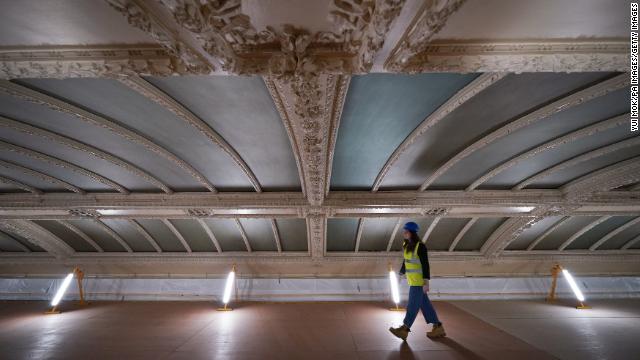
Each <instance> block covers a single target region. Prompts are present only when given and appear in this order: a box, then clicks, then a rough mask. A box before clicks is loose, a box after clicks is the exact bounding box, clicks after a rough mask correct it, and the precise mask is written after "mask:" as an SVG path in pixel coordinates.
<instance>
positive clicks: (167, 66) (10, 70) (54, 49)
mask: <svg viewBox="0 0 640 360" xmlns="http://www.w3.org/2000/svg"><path fill="white" fill-rule="evenodd" d="M192 73H193V72H192V70H190V69H188V68H186V67H185V66H184V65H183V64H182V63H181V62H180V61H179V60H177V59H176V58H175V57H173V56H171V55H169V54H167V52H166V51H165V50H164V49H162V48H161V47H159V46H157V45H136V46H126V45H117V46H38V47H20V48H16V47H0V79H17V78H58V79H62V78H74V77H107V78H110V77H116V76H120V75H122V74H138V75H144V76H170V75H186V74H192Z"/></svg>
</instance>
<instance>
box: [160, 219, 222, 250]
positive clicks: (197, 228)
mask: <svg viewBox="0 0 640 360" xmlns="http://www.w3.org/2000/svg"><path fill="white" fill-rule="evenodd" d="M170 221H171V223H172V224H173V226H175V228H176V229H177V230H178V231H179V232H180V234H182V237H184V239H185V241H186V242H187V244H189V246H190V247H191V250H192V251H193V252H215V251H216V247H215V246H214V245H213V242H211V239H209V236H208V235H207V233H206V232H205V230H204V229H203V228H202V226H201V225H200V224H199V223H198V222H197V221H196V220H192V219H173V220H170Z"/></svg>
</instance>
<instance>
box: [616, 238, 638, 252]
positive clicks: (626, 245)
mask: <svg viewBox="0 0 640 360" xmlns="http://www.w3.org/2000/svg"><path fill="white" fill-rule="evenodd" d="M638 241H640V235H638V236H636V237H634V238H633V239H631V240H629V241H627V243H626V244H624V245H623V246H622V247H621V248H620V250H629V249H631V247H632V246H634V245H635V244H636V243H637V242H638Z"/></svg>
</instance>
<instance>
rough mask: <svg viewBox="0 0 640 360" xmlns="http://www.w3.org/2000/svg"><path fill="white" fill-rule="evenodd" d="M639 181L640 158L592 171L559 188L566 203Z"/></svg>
mask: <svg viewBox="0 0 640 360" xmlns="http://www.w3.org/2000/svg"><path fill="white" fill-rule="evenodd" d="M638 180H640V156H636V157H633V158H631V159H627V160H623V161H620V162H617V163H615V164H612V165H609V166H607V167H605V168H602V169H600V170H596V171H593V172H591V173H589V174H586V175H584V176H582V177H580V178H578V179H575V180H572V181H571V182H569V183H568V184H565V185H563V186H561V187H560V189H558V190H560V191H561V192H562V194H563V195H564V198H565V199H566V200H567V201H578V200H580V199H581V198H586V197H591V196H593V195H594V194H595V193H596V192H602V191H609V190H611V189H615V188H617V187H620V186H623V185H628V184H633V183H635V182H637V181H638Z"/></svg>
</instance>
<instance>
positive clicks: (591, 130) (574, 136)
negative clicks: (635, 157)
mask: <svg viewBox="0 0 640 360" xmlns="http://www.w3.org/2000/svg"><path fill="white" fill-rule="evenodd" d="M628 122H629V113H627V114H624V115H620V116H616V117H614V118H611V119H608V120H603V121H600V122H598V123H595V124H593V125H590V126H587V127H584V128H582V129H579V130H575V131H573V132H571V133H568V134H566V135H563V136H560V137H557V138H555V139H553V140H550V141H547V142H546V143H544V144H542V145H539V146H537V147H535V148H533V149H531V150H529V151H525V152H523V153H520V154H518V155H516V156H514V157H512V158H511V159H509V160H507V161H505V162H503V163H502V164H500V165H498V166H496V167H494V168H493V169H491V170H490V171H489V172H487V173H486V174H484V175H482V176H481V177H480V178H478V179H477V180H475V181H474V182H473V183H472V184H471V185H469V186H468V187H467V191H471V190H474V189H476V188H477V187H478V186H480V185H482V184H483V183H484V182H486V181H487V180H489V179H491V178H493V177H495V176H496V175H498V174H500V173H501V172H503V171H505V170H507V169H509V168H511V167H512V166H515V165H517V164H519V163H521V162H523V161H526V160H528V159H530V158H532V157H535V156H537V155H539V154H541V153H543V152H545V151H549V150H553V149H555V148H557V147H559V146H562V145H566V144H569V143H571V142H574V141H576V140H579V139H582V138H584V137H589V136H593V135H596V134H598V133H600V132H603V131H606V130H609V129H612V128H615V127H617V126H620V125H624V124H627V123H628ZM638 144H640V138H637V139H635V140H634V139H629V140H627V141H621V142H618V143H616V144H612V145H609V146H606V147H603V148H600V149H598V150H597V151H598V152H597V153H595V152H594V151H591V152H588V153H585V154H583V155H581V156H580V157H584V158H585V159H591V158H594V157H596V156H602V155H604V154H607V153H610V152H612V151H616V150H619V149H622V148H624V147H628V146H634V145H638ZM587 154H589V155H588V156H585V155H587ZM583 161H584V160H583ZM571 165H575V163H574V164H571ZM571 165H570V166H571ZM554 168H555V166H554ZM543 172H545V173H546V174H547V175H548V174H549V173H550V172H546V170H545V171H543ZM536 176H537V175H536ZM545 176H546V175H545ZM523 183H525V185H524V186H526V185H527V184H530V183H531V182H529V179H527V180H525V181H524V182H523ZM521 184H522V183H521ZM524 186H522V187H521V186H520V184H518V185H517V186H516V187H515V188H514V190H520V189H522V188H523V187H524Z"/></svg>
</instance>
